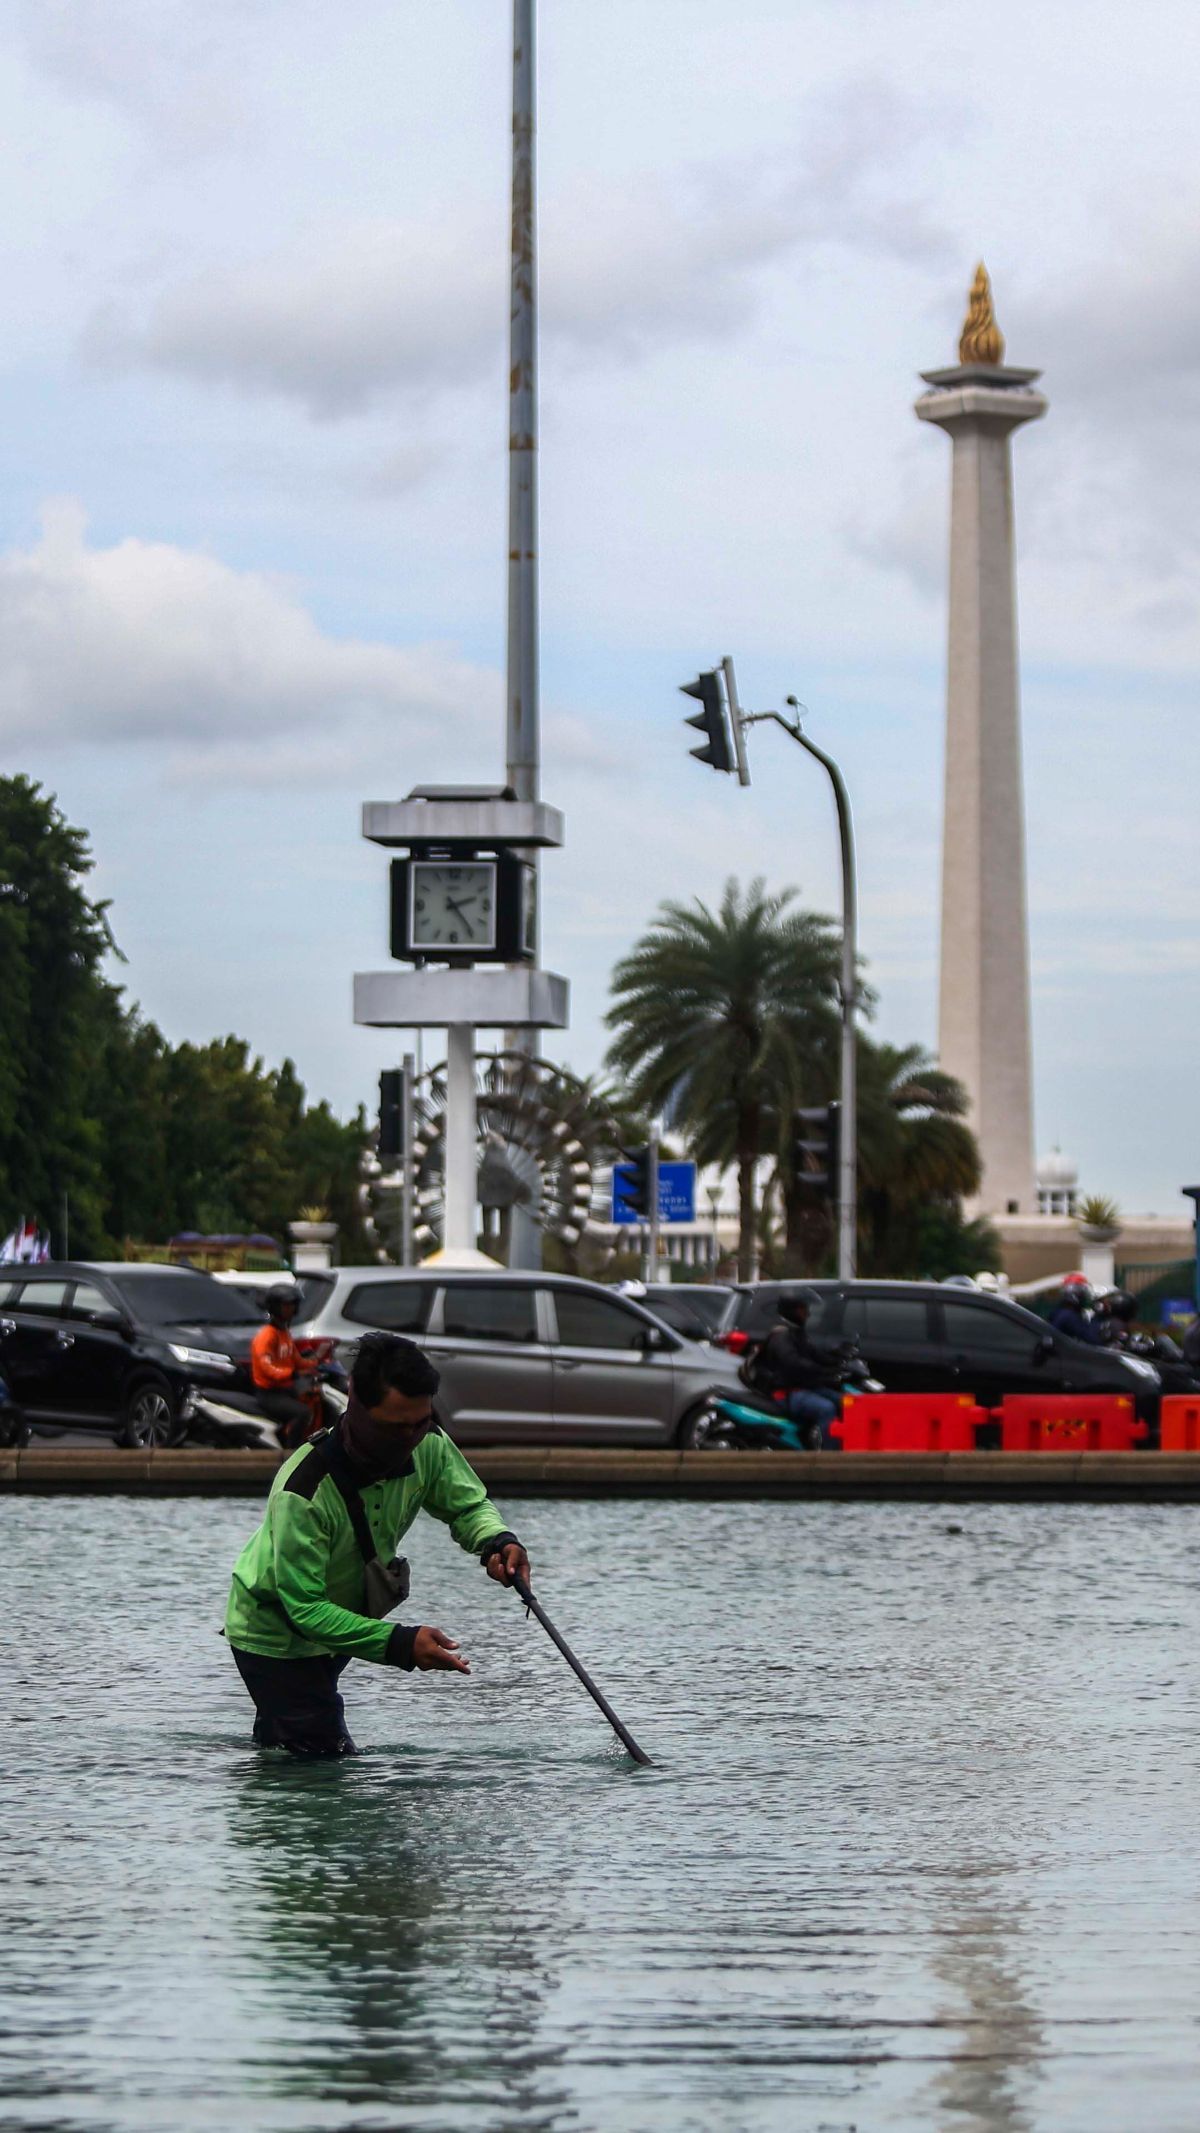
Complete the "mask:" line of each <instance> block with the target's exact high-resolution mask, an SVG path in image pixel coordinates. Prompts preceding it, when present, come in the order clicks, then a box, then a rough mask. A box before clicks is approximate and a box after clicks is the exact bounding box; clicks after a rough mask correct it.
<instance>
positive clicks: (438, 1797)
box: [0, 1499, 1200, 2133]
mask: <svg viewBox="0 0 1200 2133" xmlns="http://www.w3.org/2000/svg"><path fill="white" fill-rule="evenodd" d="M505 1508H506V1510H507V1511H509V1512H510V1514H511V1515H512V1517H513V1520H514V1523H515V1524H517V1525H518V1526H519V1528H520V1530H521V1531H522V1532H523V1533H524V1534H525V1535H526V1536H527V1538H528V1539H529V1542H530V1545H531V1549H532V1551H533V1552H534V1555H535V1563H536V1564H537V1567H538V1569H539V1572H540V1583H541V1585H542V1589H543V1592H544V1594H545V1597H546V1600H547V1604H548V1605H549V1606H550V1607H551V1610H552V1612H554V1613H555V1614H556V1615H557V1616H558V1617H559V1618H560V1620H561V1624H562V1627H563V1628H564V1629H565V1630H566V1632H567V1634H568V1635H569V1636H571V1637H572V1638H573V1639H574V1641H575V1642H576V1643H577V1645H578V1648H579V1650H580V1651H581V1653H582V1654H583V1656H584V1657H585V1658H587V1659H588V1660H589V1661H590V1662H591V1663H592V1664H593V1665H594V1667H595V1670H596V1672H597V1674H598V1676H599V1678H600V1680H601V1681H602V1683H603V1685H604V1686H605V1688H606V1689H607V1690H608V1692H609V1693H610V1695H611V1696H612V1698H613V1701H614V1703H615V1704H616V1707H617V1709H618V1710H620V1711H621V1712H622V1715H624V1716H627V1717H628V1719H629V1721H630V1723H631V1724H632V1726H633V1728H634V1730H635V1732H636V1733H637V1734H638V1736H639V1737H640V1738H642V1739H643V1740H644V1742H645V1745H646V1746H647V1748H648V1749H649V1751H650V1752H651V1753H652V1754H653V1755H654V1756H655V1758H656V1764H655V1767H654V1768H653V1769H652V1770H648V1771H639V1770H635V1769H634V1768H633V1767H632V1766H631V1765H630V1764H629V1763H628V1762H627V1761H626V1759H625V1758H624V1757H623V1756H622V1755H621V1754H620V1752H619V1751H618V1750H617V1749H616V1748H615V1746H614V1745H613V1744H612V1743H611V1740H610V1736H609V1735H608V1734H607V1732H606V1729H605V1728H604V1726H603V1722H602V1721H601V1720H600V1718H599V1716H598V1715H597V1714H596V1713H595V1712H594V1711H593V1709H592V1707H591V1705H590V1704H588V1702H587V1701H586V1699H585V1698H584V1696H583V1694H582V1691H581V1690H580V1689H579V1688H578V1686H577V1685H576V1684H575V1682H574V1681H573V1680H572V1679H571V1677H570V1676H569V1675H568V1674H567V1672H566V1670H565V1668H564V1667H563V1664H562V1661H561V1660H560V1659H559V1658H558V1657H557V1655H556V1654H555V1653H554V1652H553V1650H552V1648H551V1647H550V1646H549V1644H548V1643H547V1641H546V1639H545V1638H544V1636H543V1634H542V1632H541V1631H540V1630H539V1629H538V1628H537V1626H536V1624H534V1623H530V1622H527V1621H526V1620H525V1618H524V1616H523V1615H522V1614H521V1612H520V1609H519V1607H518V1606H517V1604H516V1602H515V1601H514V1600H513V1599H512V1598H511V1596H507V1595H504V1594H502V1593H500V1592H499V1591H498V1590H497V1588H495V1587H494V1586H492V1585H490V1584H488V1583H487V1581H486V1580H484V1578H483V1577H482V1576H481V1574H480V1573H479V1571H478V1569H477V1568H476V1567H475V1566H474V1564H473V1563H472V1562H471V1561H469V1560H468V1559H466V1558H464V1557H461V1556H459V1555H458V1554H457V1553H456V1551H454V1550H453V1548H452V1547H451V1545H450V1543H449V1542H448V1540H447V1538H446V1536H445V1535H444V1533H442V1532H441V1531H440V1530H439V1529H436V1528H434V1527H433V1526H432V1525H431V1526H430V1527H429V1529H428V1531H427V1532H424V1533H422V1534H421V1535H420V1536H419V1543H418V1545H417V1546H416V1547H414V1549H413V1550H412V1553H413V1558H414V1573H415V1586H414V1592H415V1596H416V1597H417V1598H418V1599H419V1602H420V1611H421V1613H422V1614H423V1615H424V1616H425V1617H426V1618H427V1619H432V1620H434V1621H440V1622H441V1623H442V1624H443V1625H444V1626H446V1627H448V1628H450V1629H452V1630H453V1631H454V1632H455V1633H456V1634H460V1635H461V1636H462V1637H463V1639H464V1642H465V1643H466V1644H467V1646H468V1649H469V1650H470V1652H471V1654H472V1657H473V1660H474V1664H475V1673H474V1675H473V1676H472V1678H471V1679H470V1680H469V1681H460V1680H456V1679H453V1678H449V1677H447V1678H439V1679H428V1678H421V1679H417V1680H414V1679H412V1678H410V1677H408V1676H402V1675H396V1674H393V1673H387V1672H386V1671H384V1670H381V1669H377V1668H367V1667H363V1666H355V1667H352V1668H351V1669H350V1670H349V1672H348V1674H347V1676H346V1683H345V1686H346V1694H347V1705H348V1710H349V1713H350V1721H351V1726H352V1729H353V1731H354V1734H355V1738H356V1739H357V1740H358V1741H359V1742H360V1744H362V1745H363V1746H364V1747H365V1748H366V1749H367V1751H368V1752H367V1753H365V1754H364V1755H363V1756H362V1757H361V1758H360V1759H359V1760H357V1761H353V1762H349V1763H345V1764H340V1765H314V1766H305V1765H301V1764H295V1763H292V1762H290V1761H288V1760H286V1759H284V1758H282V1757H279V1756H261V1755H259V1754H257V1753H256V1752H255V1751H254V1750H253V1749H252V1748H251V1746H250V1742H249V1725H250V1717H251V1711H250V1705H249V1703H248V1701H247V1700H246V1697H245V1693H244V1691H243V1689H242V1688H241V1684H240V1682H239V1681H238V1679H237V1676H236V1674H235V1672H234V1670H233V1667H232V1665H231V1663H230V1661H229V1658H228V1654H227V1652H226V1651H225V1648H224V1646H223V1645H222V1643H221V1642H220V1640H219V1638H217V1636H216V1635H215V1633H214V1630H215V1625H216V1624H217V1623H218V1622H219V1620H220V1616H221V1611H222V1607H223V1600H224V1583H225V1578H226V1575H227V1571H228V1566H229V1563H230V1562H231V1561H232V1558H233V1555H234V1553H235V1552H236V1547H237V1544H238V1542H239V1541H240V1539H241V1537H242V1536H243V1534H244V1532H245V1531H246V1530H247V1528H248V1527H249V1525H250V1524H251V1523H252V1522H253V1518H254V1515H255V1507H254V1506H253V1505H251V1504H248V1503H227V1502H215V1503H208V1502H178V1503H171V1502H164V1503H156V1504H147V1503H139V1502H128V1503H121V1502H119V1501H116V1500H111V1499H80V1500H62V1499H58V1500H45V1501H40V1500H33V1501H27V1502H20V1501H12V1500H9V1501H7V1502H5V1503H4V1505H3V1513H2V1515H3V1518H4V1521H5V1534H4V1540H5V1547H4V1551H3V1567H2V1569H0V1580H2V1585H3V1595H2V1596H3V1602H4V1618H5V1621H6V1624H7V1625H8V1629H9V1635H8V1639H7V1646H6V1652H5V1657H4V1660H3V1677H4V1702H5V1711H6V1714H7V1717H6V1726H5V1733H4V1743H5V1745H4V1754H3V1767H2V1775H0V1784H2V1788H3V1798H2V1802H0V1805H2V1811H3V1829H4V1833H5V1861H6V1865H7V1867H8V1869H9V1871H8V1874H7V1877H6V1881H5V1886H4V1894H3V1897H2V1898H0V1925H2V1926H3V1929H4V1930H3V1943H2V1944H3V1947H4V1950H5V1964H4V1981H3V1987H2V1990H0V2097H3V2098H4V2099H5V2101H3V2102H0V2126H5V2127H7V2126H13V2127H17V2126H20V2127H28V2128H40V2129H46V2133H49V2129H52V2128H53V2129H56V2133H57V2129H62V2133H67V2129H70V2133H83V2129H87V2133H135V2129H136V2133H158V2129H163V2133H166V2129H168V2128H170V2129H175V2128H185V2129H192V2128H209V2127H212V2128H217V2127H222V2128H224V2127H228V2126H231V2125H245V2126H248V2127H251V2128H255V2129H257V2128H263V2129H266V2133H270V2129H274V2128H279V2129H286V2133H333V2129H340V2128H343V2127H363V2128H378V2129H381V2133H382V2129H385V2128H386V2129H391V2128H400V2127H413V2128H417V2127H419V2128H421V2129H423V2133H424V2129H429V2133H460V2129H461V2128H462V2127H464V2126H466V2125H468V2124H477V2125H479V2126H481V2127H483V2128H486V2129H488V2133H492V2129H499V2133H516V2129H517V2128H518V2127H519V2128H521V2129H530V2133H575V2129H587V2128H592V2127H605V2128H607V2127H609V2126H615V2125H618V2124H619V2125H621V2126H622V2127H625V2128H630V2129H632V2133H730V2129H732V2133H737V2129H739V2128H746V2129H758V2128H762V2129H764V2133H776V2129H778V2133H785V2129H788V2133H790V2129H792V2128H796V2127H800V2128H812V2129H814V2133H815V2129H817V2128H820V2129H822V2133H848V2129H850V2128H857V2129H859V2133H866V2129H868V2128H869V2129H871V2133H875V2129H892V2133H895V2129H906V2133H907V2129H911V2133H917V2129H920V2133H927V2129H929V2128H939V2129H940V2128H942V2127H951V2128H956V2129H961V2133H1039V2129H1042V2128H1053V2129H1054V2133H1075V2129H1078V2133H1127V2129H1128V2128H1130V2127H1133V2126H1137V2125H1145V2126H1147V2127H1151V2128H1153V2129H1154V2133H1174V2129H1176V2128H1178V2129H1179V2133H1185V2129H1186V2133H1191V2129H1192V2128H1193V2127H1194V2125H1195V2123H1196V2118H1197V2113H1196V2107H1195V2092H1196V2077H1197V2072H1198V2065H1197V2061H1198V2056H1200V2055H1198V2052H1197V2035H1196V2020H1195V2009H1196V2006H1197V1987H1198V1985H1200V1974H1198V1970H1200V1966H1198V1962H1197V1952H1198V1943H1200V1932H1198V1927H1200V1914H1198V1912H1197V1907H1196V1873H1195V1866H1194V1859H1195V1851H1196V1846H1195V1841H1194V1836H1193V1829H1194V1822H1195V1809H1194V1797H1195V1790H1196V1787H1195V1774H1196V1773H1195V1760H1196V1758H1195V1744H1194V1730H1195V1717H1196V1697H1195V1690H1196V1684H1197V1669H1198V1663H1200V1662H1198V1660H1197V1636H1196V1630H1197V1604H1196V1569H1197V1563H1196V1542H1195V1540H1194V1538H1193V1521H1194V1513H1193V1512H1191V1511H1189V1510H1188V1509H1187V1508H1186V1507H1179V1508H1166V1507H1151V1506H1128V1507H1125V1506H1122V1507H1105V1506H1090V1507H1081V1506H1071V1507H1059V1506H1050V1505H1034V1506H1003V1505H1000V1506H973V1507H970V1508H969V1509H967V1510H965V1511H964V1510H959V1511H956V1512H955V1513H954V1523H955V1524H956V1525H961V1527H962V1528H963V1530H962V1531H961V1532H953V1531H950V1530H948V1527H949V1523H950V1522H949V1521H948V1519H947V1517H946V1515H945V1514H944V1513H943V1512H940V1511H938V1510H937V1509H936V1508H931V1507H923V1506H916V1505H883V1504H874V1505H872V1504H863V1505H835V1506H816V1505H813V1506H797V1505H782V1504H781V1505H738V1506H729V1507H721V1506H713V1505H703V1506H692V1507H687V1506H682V1505H673V1504H584V1503H567V1504H554V1503H529V1504H524V1505H516V1504H512V1505H506V1506H505ZM6 2114H7V2115H6Z"/></svg>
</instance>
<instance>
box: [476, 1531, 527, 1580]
mask: <svg viewBox="0 0 1200 2133" xmlns="http://www.w3.org/2000/svg"><path fill="white" fill-rule="evenodd" d="M487 1574H488V1576H489V1577H490V1578H495V1580H496V1583H497V1585H511V1584H512V1581H513V1579H514V1578H518V1577H520V1578H524V1580H525V1582H526V1584H529V1583H530V1581H531V1580H532V1577H533V1572H532V1571H531V1569H530V1567H529V1557H528V1556H527V1555H526V1553H525V1550H524V1549H523V1547H522V1546H521V1543H520V1541H509V1542H507V1544H506V1545H505V1546H504V1547H503V1548H497V1550H496V1553H495V1554H494V1555H489V1557H488V1565H487Z"/></svg>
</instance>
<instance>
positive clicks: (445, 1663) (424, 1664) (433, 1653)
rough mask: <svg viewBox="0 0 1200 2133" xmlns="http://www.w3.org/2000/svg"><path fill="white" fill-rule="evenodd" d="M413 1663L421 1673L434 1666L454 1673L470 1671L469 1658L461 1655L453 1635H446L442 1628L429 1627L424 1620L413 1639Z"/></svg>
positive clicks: (425, 1672)
mask: <svg viewBox="0 0 1200 2133" xmlns="http://www.w3.org/2000/svg"><path fill="white" fill-rule="evenodd" d="M413 1665H414V1666H416V1667H419V1668H420V1670H421V1672H422V1673H423V1674H428V1673H429V1672H430V1671H431V1670H433V1669H436V1668H442V1669H444V1670H446V1671H447V1672H450V1673H454V1674H469V1673H470V1671H471V1662H470V1660H469V1659H464V1658H462V1657H461V1655H460V1653H459V1649H458V1646H457V1644H456V1643H455V1641H454V1639H453V1637H448V1636H447V1635H446V1632H445V1630H444V1629H430V1628H429V1626H428V1624H426V1623H424V1622H423V1623H422V1624H421V1627H420V1629H419V1630H418V1631H417V1634H416V1636H415V1638H414V1639H413Z"/></svg>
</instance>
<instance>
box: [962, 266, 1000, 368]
mask: <svg viewBox="0 0 1200 2133" xmlns="http://www.w3.org/2000/svg"><path fill="white" fill-rule="evenodd" d="M958 360H959V362H960V363H1002V362H1003V361H1004V335H1003V334H1002V333H1001V331H1000V328H999V326H998V325H997V324H996V313H995V311H994V310H993V308H992V285H991V282H990V281H989V280H988V270H987V268H986V267H985V266H984V263H983V261H982V259H981V260H980V262H979V265H978V266H977V267H976V269H975V279H974V281H973V282H972V283H971V294H970V296H969V297H968V298H967V315H966V318H965V319H964V320H963V330H962V332H961V334H960V335H959V341H958Z"/></svg>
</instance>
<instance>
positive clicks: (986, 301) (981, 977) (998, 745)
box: [916, 266, 1047, 1214]
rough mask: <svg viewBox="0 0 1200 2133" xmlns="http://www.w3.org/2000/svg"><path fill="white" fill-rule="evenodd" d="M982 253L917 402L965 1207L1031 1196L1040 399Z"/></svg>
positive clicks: (945, 998)
mask: <svg viewBox="0 0 1200 2133" xmlns="http://www.w3.org/2000/svg"><path fill="white" fill-rule="evenodd" d="M1003 354H1004V342H1003V340H1002V338H1001V336H1000V332H999V329H998V328H997V326H996V322H995V318H994V315H993V312H992V301H991V290H990V287H989V284H988V278H987V274H986V272H985V270H984V268H983V267H982V266H981V267H980V268H979V270H978V272H977V274H976V277H975V283H974V286H973V288H972V291H971V300H970V308H969V310H968V313H967V321H966V324H965V326H964V328H963V333H962V339H961V341H960V343H959V363H958V365H957V367H956V368H955V369H953V370H942V371H926V372H924V373H923V376H924V379H925V383H926V384H927V385H928V386H929V387H930V390H929V391H928V392H926V393H923V394H922V395H921V397H920V398H919V399H918V401H917V403H916V412H917V414H918V415H919V416H920V418H921V420H922V421H924V422H933V423H936V424H937V426H938V427H939V429H944V430H946V431H947V433H948V434H949V436H950V437H951V439H952V440H953V444H954V462H953V474H952V495H951V511H950V628H949V649H948V659H947V675H946V767H945V819H944V827H943V845H942V939H941V985H940V999H939V1030H938V1050H939V1057H940V1062H941V1065H942V1067H943V1068H944V1069H945V1071H946V1072H947V1073H949V1074H953V1075H954V1076H955V1077H956V1078H957V1079H958V1080H959V1081H961V1082H962V1083H963V1084H964V1086H965V1088H966V1090H967V1092H968V1094H969V1096H970V1099H971V1112H970V1124H971V1126H972V1129H973V1131H974V1132H975V1134H976V1136H977V1138H978V1141H979V1148H980V1155H981V1157H982V1162H983V1182H982V1186H981V1189H980V1193H979V1196H978V1202H977V1205H978V1208H979V1209H981V1210H982V1211H983V1212H984V1213H987V1214H1006V1213H1012V1214H1015V1213H1020V1214H1033V1213H1036V1210H1037V1195H1036V1184H1035V1175H1034V1152H1033V1062H1032V1047H1031V1041H1030V1014H1029V937H1028V924H1027V919H1026V908H1025V809H1024V798H1023V791H1022V779H1021V728H1020V697H1019V688H1018V665H1017V606H1016V574H1015V564H1014V556H1013V506H1012V463H1011V454H1010V445H1009V440H1010V438H1011V435H1012V432H1013V431H1014V429H1016V428H1017V427H1018V426H1019V425H1020V424H1021V423H1023V422H1031V421H1035V420H1036V419H1037V418H1038V417H1039V416H1041V415H1044V414H1045V412H1046V407H1047V402H1046V400H1045V399H1044V398H1043V396H1042V394H1041V393H1039V392H1037V391H1035V390H1034V381H1035V380H1036V379H1037V377H1038V376H1039V373H1038V372H1037V371H1035V370H1014V369H1011V368H1007V367H1005V365H1004V363H1003V360H1002V359H1003Z"/></svg>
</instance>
